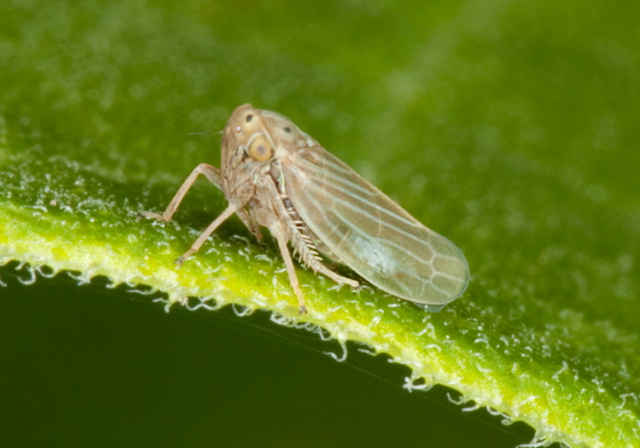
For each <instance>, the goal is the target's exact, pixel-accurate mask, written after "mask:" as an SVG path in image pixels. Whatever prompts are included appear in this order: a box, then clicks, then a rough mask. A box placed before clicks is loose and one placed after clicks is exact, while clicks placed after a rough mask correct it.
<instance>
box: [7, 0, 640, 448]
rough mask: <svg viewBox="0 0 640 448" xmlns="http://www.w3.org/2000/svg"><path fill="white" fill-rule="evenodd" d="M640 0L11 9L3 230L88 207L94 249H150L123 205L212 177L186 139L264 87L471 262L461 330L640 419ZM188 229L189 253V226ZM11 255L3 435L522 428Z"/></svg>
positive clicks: (377, 365) (288, 344)
mask: <svg viewBox="0 0 640 448" xmlns="http://www.w3.org/2000/svg"><path fill="white" fill-rule="evenodd" d="M639 9H640V6H635V5H625V6H624V7H623V6H622V5H612V4H611V3H607V2H602V1H576V2H564V3H562V4H558V3H557V2H551V1H544V0H543V1H538V2H534V3H531V4H523V3H521V2H514V1H500V0H489V1H457V2H455V1H446V2H445V1H440V2H429V3H424V2H409V1H401V2H392V1H370V2H364V1H357V0H351V1H324V2H308V3H304V4H302V3H300V2H293V1H250V0H243V1H234V2H211V1H193V0H192V1H185V2H179V3H175V2H163V1H126V2H124V1H111V2H106V1H94V2H82V1H62V2H44V1H4V2H2V4H0V86H1V87H0V164H1V166H0V182H2V184H1V185H2V187H3V191H4V192H5V193H6V194H5V195H4V196H3V198H2V200H3V202H2V206H3V208H2V210H3V213H4V215H3V216H2V219H3V225H5V226H8V225H12V223H13V222H14V221H13V220H14V217H13V215H11V214H9V213H8V212H7V210H14V209H17V210H21V211H25V210H32V209H35V207H50V208H51V209H52V210H50V212H51V214H52V215H53V216H54V217H55V218H56V219H57V220H58V222H66V221H68V222H69V223H73V222H74V219H80V218H77V216H78V213H76V214H75V215H74V214H73V213H68V212H69V210H66V209H64V207H63V205H64V204H65V203H72V202H73V203H74V204H76V205H78V204H81V205H82V208H81V207H79V206H78V207H77V208H75V209H74V210H82V213H86V216H87V217H88V218H87V219H89V218H90V219H94V220H96V219H97V220H98V221H99V220H100V219H104V222H105V223H109V224H113V225H114V226H115V227H109V226H105V230H104V232H105V234H104V238H105V241H111V242H112V243H113V246H114V247H115V248H116V250H120V251H122V252H123V253H125V252H126V251H127V250H130V251H144V250H147V249H148V248H147V247H144V244H143V243H142V242H141V243H140V244H129V245H127V244H126V241H127V236H128V232H132V234H135V235H138V238H140V235H139V234H136V232H137V230H136V229H135V228H134V227H135V225H136V224H135V222H134V221H133V220H132V219H130V220H129V221H126V220H125V221H122V219H121V217H119V215H118V213H119V212H120V211H121V210H125V212H126V213H125V212H122V214H126V215H127V216H128V217H129V218H131V216H132V213H134V211H135V210H141V209H151V208H153V209H156V210H161V209H162V208H163V207H164V206H165V205H166V203H167V202H168V200H169V199H170V197H171V195H172V194H173V192H174V191H175V189H176V188H177V186H178V185H179V183H180V182H181V181H182V180H183V179H184V177H185V176H186V175H187V174H188V173H189V172H190V170H191V169H192V168H193V167H194V166H195V165H197V164H198V163H200V162H205V161H206V162H210V163H213V164H215V165H217V164H218V159H219V139H218V137H217V136H206V135H205V136H194V135H189V133H192V132H208V131H212V132H215V131H218V130H220V129H222V127H223V126H224V123H225V121H226V119H227V118H228V116H229V114H230V112H231V111H232V110H233V109H234V108H235V107H236V106H238V105H240V104H242V103H246V102H251V103H253V104H254V105H255V106H256V107H260V108H265V109H270V110H275V111H278V112H281V113H283V114H285V115H287V116H289V117H291V118H292V119H293V120H294V122H296V123H297V124H298V125H299V126H300V127H301V128H302V129H303V130H305V131H307V132H309V133H310V134H311V135H312V136H313V137H314V138H316V139H317V140H319V141H320V142H321V143H322V144H323V145H324V146H325V147H327V148H328V149H329V150H330V151H332V152H333V153H335V154H336V155H337V156H338V157H340V158H341V159H342V160H344V161H345V162H347V163H348V164H349V165H351V166H352V167H353V168H354V169H356V170H357V171H358V172H360V173H362V174H363V175H364V176H365V177H367V178H368V179H369V180H371V181H372V182H373V183H374V184H376V185H377V186H379V187H380V188H381V189H382V190H384V191H386V192H388V193H390V195H391V196H392V197H393V198H395V199H397V200H398V201H399V202H400V203H401V204H402V205H403V206H404V207H405V208H406V209H407V210H409V211H411V213H412V214H414V215H415V216H416V217H417V218H419V219H420V220H421V221H423V222H425V223H426V224H427V225H428V226H429V227H432V228H434V229H435V230H438V231H440V232H441V233H443V234H445V235H446V236H448V237H450V238H451V239H452V240H453V241H455V242H456V243H457V244H458V245H459V246H460V247H461V248H462V249H463V251H464V252H465V254H466V255H467V258H468V259H469V262H470V266H471V271H472V275H473V277H472V283H471V285H470V289H469V292H468V294H467V295H466V296H465V298H463V299H461V300H460V301H459V303H458V302H456V303H455V304H453V305H452V308H451V309H452V311H451V313H455V317H456V318H459V319H461V320H462V321H463V322H465V323H467V324H468V325H469V327H474V328H478V327H482V326H484V327H486V329H487V331H488V332H489V333H490V332H491V330H495V333H496V334H494V335H493V336H494V337H495V340H498V339H499V335H500V334H501V333H502V334H504V335H505V336H509V337H511V336H512V335H515V336H514V338H516V336H517V339H518V344H521V345H520V346H518V347H533V349H531V352H535V353H542V354H543V355H544V356H543V358H544V359H545V362H547V361H548V362H549V363H550V364H548V365H551V366H552V367H551V368H553V367H555V366H556V365H562V362H563V361H564V362H568V363H569V364H570V365H571V367H572V368H575V369H576V371H577V372H578V373H580V374H581V375H582V376H583V378H585V381H592V380H595V381H592V382H593V383H594V384H596V385H597V386H598V387H602V388H603V389H604V390H606V391H607V393H611V396H613V397H616V398H619V397H620V396H621V395H623V394H628V395H627V397H630V398H629V399H628V403H627V404H625V406H627V407H631V410H630V412H631V413H632V414H633V415H635V417H636V418H637V415H638V402H637V401H636V402H635V405H634V404H633V400H632V395H633V394H637V392H638V387H639V386H638V374H639V373H640V372H638V365H639V363H640V355H639V354H638V350H637V346H638V339H639V332H638V329H637V322H638V319H639V318H640V315H639V314H640V311H639V300H638V297H639V294H638V292H639V291H640V280H639V279H640V276H639V274H640V269H639V268H638V262H637V259H638V254H639V253H640V251H639V249H638V244H639V243H638V238H637V235H638V228H639V223H640V201H639V199H638V191H640V190H639V188H640V178H639V176H637V173H638V171H639V168H640V155H639V153H638V147H639V143H640V131H639V130H638V129H639V128H638V125H637V122H638V118H639V117H640V113H639V112H640V110H639V109H640V101H639V100H640V92H639V88H638V81H637V80H638V79H639V75H640V73H639V63H640V58H639V56H640V51H639V50H638V49H639V48H640V30H639V29H638V26H637V17H638V12H640V11H638V10H639ZM83 198H89V199H90V200H88V201H83V200H82V199H83ZM52 201H53V202H52ZM74 201H75V202H74ZM92 201H93V202H92ZM185 202H186V203H185V210H186V211H182V212H179V213H178V214H177V215H176V220H177V221H178V222H181V223H182V224H183V225H185V226H187V225H188V226H190V227H189V228H190V229H198V228H201V227H203V226H204V225H206V223H207V222H208V221H209V220H210V219H211V217H212V216H215V214H216V213H217V212H219V211H220V209H221V208H222V207H223V204H224V201H223V198H222V196H221V195H220V194H218V193H215V192H212V188H211V187H209V186H207V185H198V186H196V191H195V192H194V193H193V196H191V198H189V199H188V200H187V201H185ZM54 203H55V204H60V206H58V205H50V204H54ZM16 216H18V215H17V214H16ZM20 216H22V215H20ZM15 222H16V223H18V221H17V220H16V221H15ZM34 222H35V221H34ZM92 222H93V221H92ZM16 225H20V226H23V228H24V230H25V232H29V231H41V232H46V229H44V230H43V228H42V227H36V224H35V223H34V224H33V226H34V227H33V228H31V227H30V225H31V224H30V222H29V220H28V219H27V220H24V221H19V224H16ZM38 226H40V224H38ZM132 228H133V230H132ZM96 229H98V230H95V232H96V234H98V233H99V230H100V229H99V228H98V227H96ZM114 229H115V230H114ZM118 232H119V233H120V234H121V235H122V240H118V239H117V238H116V236H115V234H116V233H118ZM236 233H240V234H241V235H245V236H246V235H247V233H246V231H243V230H242V229H241V227H240V226H239V225H238V223H237V222H235V223H231V224H229V226H227V227H226V228H225V229H222V230H221V235H222V237H223V238H225V237H226V238H228V237H230V236H231V235H234V234H236ZM183 234H184V235H183V236H182V237H181V238H183V239H182V240H180V241H179V244H182V245H184V247H186V245H187V244H188V242H189V241H190V240H192V239H193V231H192V232H191V234H186V232H183ZM0 237H2V235H0ZM5 240H6V238H5ZM5 240H2V239H1V238H0V244H3V245H5V246H7V247H9V246H11V243H12V242H7V241H5ZM123 241H124V243H123ZM20 243H22V242H20ZM150 244H151V243H149V245H150ZM3 247H4V246H3ZM256 250H260V249H259V248H258V249H256ZM271 255H272V254H271ZM271 255H270V256H271ZM13 267H14V266H13V265H9V266H5V267H4V268H2V276H1V278H2V280H3V281H4V282H5V283H7V285H8V287H7V288H2V289H0V295H1V299H0V319H1V322H0V332H2V336H3V340H4V341H5V344H2V345H3V349H2V350H3V351H5V353H4V354H3V359H6V360H7V362H6V363H5V366H8V367H6V368H4V369H1V370H2V373H1V374H0V375H1V376H0V379H1V380H2V383H3V384H6V385H9V389H10V390H9V392H8V395H7V399H6V401H5V407H6V408H7V409H11V410H12V412H11V417H10V418H9V419H5V420H4V421H3V423H1V424H0V425H3V426H5V428H4V429H6V431H4V434H6V436H5V437H6V438H7V439H9V438H10V437H12V436H15V437H19V439H17V440H23V441H25V442H30V441H33V442H36V441H37V442H40V443H39V444H43V445H55V446H113V445H125V446H133V445H135V446H145V445H149V446H170V445H171V446H175V445H180V446H200V445H203V444H212V445H220V446H246V445H261V446H292V445H293V446H297V445H303V446H327V445H330V446H365V445H366V446H389V445H390V444H407V445H408V444H412V445H414V444H415V445H425V446H431V445H434V446H435V445H437V446H468V445H471V444H472V443H473V445H474V446H487V447H489V446H491V447H500V446H505V447H506V446H514V445H516V444H517V443H523V442H525V441H528V440H530V439H531V437H532V434H533V431H532V430H531V429H529V428H525V427H524V425H521V424H517V425H515V426H513V427H509V428H507V431H508V432H507V433H505V432H503V428H502V427H501V425H500V423H499V420H498V419H497V418H491V419H487V418H485V417H484V416H483V414H481V413H472V414H470V415H469V414H466V413H461V412H460V411H459V408H458V407H455V406H452V405H450V404H448V402H447V399H446V396H445V394H444V393H442V392H441V391H439V390H436V391H433V392H430V393H428V394H426V395H428V396H429V398H428V399H425V397H424V395H425V394H420V393H418V394H411V395H410V394H408V393H406V392H404V391H402V390H401V389H400V388H399V386H400V385H401V384H402V378H403V377H404V376H406V375H407V373H408V372H407V371H406V369H403V368H402V367H400V366H392V367H389V366H387V364H388V362H387V361H386V359H384V358H383V357H377V358H371V359H370V358H369V357H367V356H357V355H354V356H353V358H354V359H353V361H351V358H349V361H350V362H352V363H353V365H354V366H355V367H356V368H355V369H353V368H350V367H349V366H344V365H340V364H337V363H335V362H334V361H333V360H332V359H331V358H329V357H326V356H323V355H320V352H322V351H325V350H329V348H327V346H326V345H324V344H318V342H317V337H315V336H312V335H306V334H305V335H304V336H300V335H299V334H298V333H300V332H296V331H294V330H290V329H285V328H281V327H279V326H276V325H273V324H270V323H268V317H266V316H265V315H262V314H260V313H258V314H257V315H256V316H252V317H251V318H248V319H238V318H235V317H233V316H232V312H231V311H230V310H223V311H220V312H217V313H202V312H199V313H196V314H192V313H189V312H185V311H178V310H176V311H173V312H172V313H169V314H168V315H167V314H164V311H163V309H162V307H161V305H160V304H152V303H151V302H150V300H149V299H144V300H143V298H141V297H140V296H138V295H132V294H127V293H126V292H124V291H123V290H108V289H105V288H104V287H101V286H96V285H90V286H83V287H77V286H76V282H74V281H70V280H66V277H65V276H64V275H63V276H62V278H55V279H52V280H40V281H38V282H37V283H36V284H35V285H34V286H22V285H21V284H20V283H19V282H18V281H17V280H16V277H15V275H20V276H23V277H27V276H28V275H27V274H26V273H25V272H22V273H20V274H14V269H13ZM243 269H244V267H243ZM247 269H250V268H247ZM124 289H126V288H124ZM437 316H443V317H442V318H443V319H448V318H449V317H450V315H449V314H443V313H441V314H439V315H437ZM452 319H453V318H452ZM300 339H302V341H300ZM536 344H539V345H536ZM329 345H330V344H329ZM330 347H331V348H330V349H331V350H332V351H336V352H339V351H340V349H339V347H334V346H333V345H330ZM350 352H352V353H357V350H356V347H355V346H353V347H351V349H350ZM553 362H555V363H556V364H553ZM359 370H363V371H364V372H363V371H359ZM378 370H380V371H381V372H380V373H377V372H378ZM367 373H373V374H374V375H373V377H371V375H368V374H367ZM389 383H390V384H389ZM634 396H635V397H636V398H637V395H634ZM572 399H575V397H572ZM571 403H572V406H573V405H574V403H573V402H571ZM485 422H488V424H485ZM601 424H602V425H607V424H608V422H606V421H603V422H602V423H601Z"/></svg>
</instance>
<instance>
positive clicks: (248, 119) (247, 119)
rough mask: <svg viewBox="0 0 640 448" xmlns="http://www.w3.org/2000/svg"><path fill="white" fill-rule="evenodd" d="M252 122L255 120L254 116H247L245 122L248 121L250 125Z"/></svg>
mask: <svg viewBox="0 0 640 448" xmlns="http://www.w3.org/2000/svg"><path fill="white" fill-rule="evenodd" d="M251 120H253V115H247V116H246V118H245V119H244V121H246V122H247V123H249V122H250V121H251Z"/></svg>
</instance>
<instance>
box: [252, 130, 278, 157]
mask: <svg viewBox="0 0 640 448" xmlns="http://www.w3.org/2000/svg"><path fill="white" fill-rule="evenodd" d="M249 156H251V158H252V159H253V160H256V161H258V162H264V161H265V160H269V159H270V158H271V157H273V146H271V143H270V142H269V140H268V139H267V138H266V137H265V136H264V135H258V136H257V137H256V138H254V139H253V140H252V141H251V143H250V144H249Z"/></svg>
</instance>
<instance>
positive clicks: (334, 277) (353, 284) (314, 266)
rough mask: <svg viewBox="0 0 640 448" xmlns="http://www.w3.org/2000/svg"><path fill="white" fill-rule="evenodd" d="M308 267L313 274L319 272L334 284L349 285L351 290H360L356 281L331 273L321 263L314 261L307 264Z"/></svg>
mask: <svg viewBox="0 0 640 448" xmlns="http://www.w3.org/2000/svg"><path fill="white" fill-rule="evenodd" d="M309 267H310V268H311V269H312V270H313V271H314V272H319V273H321V274H322V275H325V276H327V277H329V278H330V279H331V280H333V281H334V282H336V283H337V284H339V285H343V284H344V285H349V286H351V287H352V288H360V283H359V282H358V281H357V280H354V279H352V278H349V277H344V276H342V275H340V274H338V273H337V272H334V271H332V270H331V269H329V268H328V267H326V266H325V265H324V264H323V263H322V262H321V261H318V260H315V259H314V262H311V263H309Z"/></svg>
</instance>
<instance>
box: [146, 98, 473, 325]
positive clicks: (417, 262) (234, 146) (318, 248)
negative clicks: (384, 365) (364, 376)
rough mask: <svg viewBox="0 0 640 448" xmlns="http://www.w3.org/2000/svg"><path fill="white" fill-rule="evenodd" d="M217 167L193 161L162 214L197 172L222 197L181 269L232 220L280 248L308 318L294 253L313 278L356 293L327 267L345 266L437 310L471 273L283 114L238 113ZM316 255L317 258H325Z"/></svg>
mask: <svg viewBox="0 0 640 448" xmlns="http://www.w3.org/2000/svg"><path fill="white" fill-rule="evenodd" d="M221 156H222V157H221V158H222V160H221V166H220V168H219V169H218V168H216V167H214V166H212V165H209V164H206V163H201V164H200V165H198V166H197V167H196V168H195V169H194V170H193V171H192V172H191V174H190V175H189V177H187V179H186V180H185V181H184V183H183V184H182V186H181V187H180V189H179V190H178V192H177V193H176V194H175V196H174V197H173V199H172V200H171V202H170V203H169V205H168V206H167V209H166V210H165V211H164V212H163V213H162V214H157V213H152V212H143V213H142V216H144V217H147V218H153V219H158V220H160V221H165V222H166V221H169V220H170V219H171V217H172V216H173V214H174V213H175V211H176V209H177V208H178V206H179V205H180V202H181V201H182V199H183V198H184V196H185V195H186V194H187V191H188V190H189V189H190V188H191V186H192V185H193V183H194V182H195V181H196V179H197V178H198V176H200V175H201V174H202V175H204V176H205V177H206V178H207V179H209V181H211V182H212V183H213V184H214V185H216V186H217V187H218V188H219V189H220V190H222V192H223V193H224V195H225V197H226V199H227V201H228V206H227V208H226V209H225V210H224V211H223V212H222V213H221V214H220V215H219V216H218V217H217V218H216V219H215V220H214V221H213V222H212V223H211V224H210V225H209V227H207V228H206V230H205V231H204V232H202V234H201V235H200V236H199V237H198V239H197V240H196V241H195V242H194V243H193V245H192V246H191V248H190V249H189V250H188V251H187V252H186V253H185V254H184V255H182V256H181V257H180V258H178V260H177V262H178V263H180V264H181V263H182V262H184V260H186V259H187V258H189V257H190V256H191V255H193V254H194V253H196V252H197V251H198V249H200V247H201V246H202V245H203V244H204V243H205V241H206V240H207V238H208V237H209V236H210V235H211V234H212V233H213V232H214V231H215V230H216V229H217V228H218V226H219V225H220V224H222V223H223V222H224V221H225V220H226V219H227V218H229V217H230V216H232V215H233V214H236V215H238V217H239V218H240V219H241V220H242V222H243V223H244V224H245V225H246V226H247V228H248V229H249V231H250V232H251V233H252V234H253V235H254V236H255V237H256V239H257V240H258V241H261V240H262V232H261V230H260V228H261V227H266V228H267V229H269V232H270V233H271V235H273V237H274V238H275V240H276V241H277V243H278V248H279V249H280V253H281V254H282V258H283V259H284V263H285V266H286V269H287V273H288V276H289V281H290V283H291V287H292V289H293V291H294V292H295V295H296V296H297V299H298V306H299V310H300V313H304V312H306V308H305V301H304V296H303V294H302V289H301V288H300V282H299V281H298V277H297V275H296V271H295V267H294V263H293V259H292V253H291V252H290V251H289V245H290V246H291V247H292V248H293V255H295V254H297V256H298V258H299V260H300V262H301V263H302V264H304V265H306V266H307V267H309V268H310V269H311V270H312V271H313V272H315V273H320V274H323V275H325V276H327V277H329V278H330V279H331V280H333V281H335V282H337V283H339V284H346V285H349V286H351V287H354V288H355V287H358V286H359V283H358V281H356V280H353V279H351V278H348V277H344V276H342V275H340V274H338V273H336V272H334V271H333V270H331V269H330V268H329V267H327V265H326V264H325V262H324V260H325V259H329V260H333V261H335V262H338V263H341V264H344V265H346V266H348V267H349V268H351V269H352V270H353V271H355V272H356V273H358V274H359V275H360V276H361V277H362V278H364V279H365V280H367V281H368V282H370V283H371V284H373V285H375V286H376V287H378V288H380V289H381V290H383V291H386V292H387V293H389V294H392V295H394V296H397V297H399V298H401V299H405V300H409V301H411V302H415V303H416V304H419V305H422V306H425V307H427V308H429V307H431V309H439V308H441V307H442V306H444V305H446V304H447V303H449V302H451V301H453V300H455V299H456V298H458V297H460V296H461V295H462V293H463V292H464V290H465V288H466V286H467V283H468V280H469V267H468V264H467V261H466V259H465V257H464V255H463V254H462V252H461V251H460V249H458V248H457V247H456V246H455V245H454V244H453V243H452V242H451V241H449V240H448V239H447V238H445V237H443V236H441V235H439V234H437V233H436V232H434V231H433V230H431V229H428V228H427V227H425V226H424V225H422V224H421V223H420V222H419V221H418V220H417V219H415V218H414V217H413V216H411V215H410V214H409V213H408V212H406V211H405V210H404V209H403V208H402V207H400V206H399V205H398V204H396V203H395V202H393V201H392V200H391V199H389V197H388V196H386V195H385V194H384V193H382V192H381V191H380V190H378V189H377V188H376V187H374V186H373V185H371V184H370V183H369V182H367V181H366V180H364V179H363V178H362V177H361V176H360V175H358V174H357V173H356V172H355V171H354V170H352V169H351V168H350V167H349V166H347V165H346V164H345V163H343V162H342V161H340V160H339V159H338V158H336V157H335V156H334V155H332V154H331V153H330V152H328V151H327V150H326V149H324V148H323V147H322V146H320V144H319V143H318V142H317V141H315V140H314V139H313V138H311V137H310V136H309V135H307V134H306V133H305V132H303V131H302V130H300V129H299V128H298V127H297V126H296V125H295V124H294V123H293V122H292V121H291V120H289V119H288V118H286V117H284V116H282V115H280V114H278V113H275V112H270V111H267V110H260V109H254V108H253V107H252V106H251V105H250V104H245V105H243V106H240V107H238V108H237V109H236V110H235V111H234V112H233V114H232V115H231V117H230V118H229V121H228V122H227V125H226V126H225V128H224V130H223V132H222V150H221ZM323 257H324V258H323Z"/></svg>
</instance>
